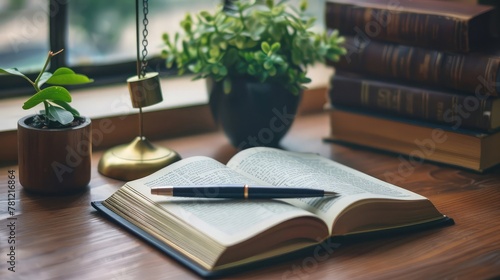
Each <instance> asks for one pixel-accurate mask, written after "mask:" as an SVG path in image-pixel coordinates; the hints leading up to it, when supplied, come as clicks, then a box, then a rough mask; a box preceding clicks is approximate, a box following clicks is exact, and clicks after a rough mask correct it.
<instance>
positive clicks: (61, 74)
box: [47, 67, 93, 85]
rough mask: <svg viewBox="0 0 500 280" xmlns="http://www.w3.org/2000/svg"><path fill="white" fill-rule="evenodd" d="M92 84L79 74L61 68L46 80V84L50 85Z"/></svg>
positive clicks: (90, 80) (87, 78)
mask: <svg viewBox="0 0 500 280" xmlns="http://www.w3.org/2000/svg"><path fill="white" fill-rule="evenodd" d="M91 82H93V80H92V79H89V77H87V76H85V75H81V74H76V73H75V72H74V71H73V70H71V69H69V68H66V67H61V68H59V69H57V70H56V71H55V72H54V74H52V77H50V79H48V80H47V84H51V85H79V84H87V83H91Z"/></svg>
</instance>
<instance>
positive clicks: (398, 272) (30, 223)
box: [0, 114, 500, 280]
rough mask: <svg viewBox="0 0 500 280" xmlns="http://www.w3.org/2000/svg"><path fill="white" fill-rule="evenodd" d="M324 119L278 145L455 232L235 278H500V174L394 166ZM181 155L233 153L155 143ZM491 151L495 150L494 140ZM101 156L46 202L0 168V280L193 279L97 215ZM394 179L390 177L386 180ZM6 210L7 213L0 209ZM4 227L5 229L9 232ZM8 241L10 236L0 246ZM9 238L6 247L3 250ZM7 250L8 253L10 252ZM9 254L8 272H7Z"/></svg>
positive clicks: (211, 140)
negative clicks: (435, 214)
mask: <svg viewBox="0 0 500 280" xmlns="http://www.w3.org/2000/svg"><path fill="white" fill-rule="evenodd" d="M328 122H329V120H328V116H327V114H317V115H308V116H301V117H300V118H298V119H297V121H296V122H295V123H294V125H293V127H292V130H291V132H290V133H289V134H288V135H287V137H286V138H285V139H284V141H283V142H282V144H283V148H285V149H288V150H294V151H304V152H315V153H319V154H322V155H324V156H326V157H329V158H332V159H334V160H336V161H338V162H340V163H343V164H345V165H347V166H350V167H353V168H355V169H358V170H360V171H362V172H365V173H367V174H370V175H372V176H374V177H377V178H380V179H383V180H386V181H392V183H395V184H397V185H399V186H401V187H403V188H406V189H409V190H411V191H414V192H417V193H419V194H421V195H424V196H426V197H428V198H429V199H430V200H431V201H432V202H433V203H434V204H435V205H436V206H437V208H438V209H439V210H440V211H441V212H443V213H444V214H446V215H448V216H450V217H452V218H453V219H454V220H455V223H456V224H455V225H453V226H450V227H445V228H439V229H432V230H427V231H421V232H416V233H411V234H405V235H398V236H390V237H383V238H378V239H375V240H364V241H360V242H358V243H349V244H336V245H335V247H333V246H332V247H331V248H328V249H327V250H324V251H323V252H322V253H321V254H317V255H310V256H301V257H299V258H295V259H293V260H290V261H286V262H280V263H276V264H273V265H271V266H267V267H263V268H261V269H256V270H252V271H249V272H244V273H241V274H238V275H235V276H233V277H231V278H238V279H491V278H494V277H495V276H500V168H495V169H493V170H490V171H489V172H487V173H485V174H478V173H473V172H469V171H466V170H461V169H458V168H453V167H448V166H441V165H436V164H433V163H416V164H414V165H412V166H411V168H408V166H406V167H407V168H404V167H403V162H404V160H403V159H401V158H399V157H398V156H397V155H392V154H384V153H380V152H375V151H372V150H364V149H359V148H353V147H348V146H341V145H337V144H332V143H325V142H323V141H322V137H324V136H326V135H328V133H329V131H328V127H329V125H328ZM156 144H158V145H164V146H167V147H169V148H172V149H174V150H176V151H177V152H179V153H180V155H181V156H182V157H189V156H194V155H205V156H210V157H213V158H216V159H218V160H219V161H221V162H224V163H225V162H227V160H228V159H229V158H230V157H231V156H232V155H233V154H234V153H235V152H236V150H235V149H234V148H232V147H231V146H230V145H229V142H228V141H227V139H226V138H225V137H224V135H223V134H222V133H220V132H214V133H208V134H203V135H196V136H187V137H182V138H175V139H169V140H164V141H160V142H156ZM499 144H500V143H499ZM102 152H103V151H95V152H94V155H93V159H92V160H93V162H92V172H93V174H92V179H91V182H90V185H89V188H88V189H87V190H86V191H85V192H83V193H80V194H76V195H71V196H61V197H51V196H39V195H32V194H29V193H26V192H25V191H24V190H23V189H22V186H21V185H20V184H19V181H18V180H17V179H16V182H15V200H12V199H11V198H12V196H11V197H10V198H9V196H8V191H9V188H8V184H9V182H8V181H9V179H8V171H9V170H14V171H15V172H17V166H4V167H1V168H0V178H1V179H0V234H1V238H0V248H1V250H0V253H1V254H0V279H141V280H145V279H197V278H198V277H197V275H195V274H194V273H192V272H191V271H189V270H188V269H186V268H184V267H183V266H181V265H179V264H178V263H177V262H175V261H174V260H172V259H171V258H169V257H168V256H165V255H163V254H162V253H160V252H158V251H157V250H155V249H154V248H153V247H151V246H149V245H148V244H146V243H145V242H143V241H142V240H139V239H137V238H136V237H135V236H133V235H132V234H130V233H128V232H126V231H125V230H123V229H122V228H120V227H119V226H117V225H115V224H113V223H111V222H109V221H108V220H106V219H104V218H103V217H101V216H100V215H99V214H97V213H96V212H95V211H94V210H93V208H92V207H91V206H90V202H91V201H94V200H103V199H105V198H107V197H108V196H109V195H111V194H112V193H113V192H114V191H116V190H117V189H118V188H119V187H120V186H121V185H122V184H123V182H121V181H117V180H113V179H109V178H106V177H103V176H101V175H100V174H98V173H97V168H96V167H97V163H98V161H99V158H100V157H101V155H102ZM396 175H397V176H396ZM11 201H14V203H15V205H11V207H13V208H15V211H14V213H13V214H14V215H12V216H11V215H10V213H9V212H8V206H9V205H8V204H9V202H10V204H12V202H11ZM12 223H14V225H15V228H14V229H13V230H11V229H10V228H9V225H12ZM9 238H10V239H9ZM9 240H15V244H9ZM11 246H15V248H13V250H11V248H10V247H11ZM12 251H13V252H14V253H15V268H14V269H15V272H12V271H10V270H8V269H9V267H12V264H13V263H10V264H9V262H8V261H9V259H10V258H11V257H10V256H9V255H8V254H12Z"/></svg>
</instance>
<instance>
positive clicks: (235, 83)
mask: <svg viewBox="0 0 500 280" xmlns="http://www.w3.org/2000/svg"><path fill="white" fill-rule="evenodd" d="M207 87H208V91H209V94H210V100H209V103H210V107H211V110H212V114H213V116H214V118H215V120H216V121H217V122H218V123H220V124H221V126H222V128H223V130H224V132H225V134H226V135H227V137H228V138H229V140H230V142H231V144H232V145H233V146H234V147H236V148H238V149H245V148H250V147H256V146H267V147H276V146H278V145H279V142H280V141H281V139H282V138H283V136H285V134H286V133H287V131H288V130H289V129H290V127H291V125H292V123H293V120H294V119H295V114H296V112H297V107H298V104H299V101H300V97H301V94H299V95H294V94H292V93H291V92H289V91H288V90H286V89H285V88H283V87H282V86H281V85H279V84H276V83H259V82H255V81H249V80H247V79H244V78H239V79H236V78H233V79H232V90H231V92H230V93H228V94H225V93H224V92H223V85H222V82H214V81H213V80H212V79H207Z"/></svg>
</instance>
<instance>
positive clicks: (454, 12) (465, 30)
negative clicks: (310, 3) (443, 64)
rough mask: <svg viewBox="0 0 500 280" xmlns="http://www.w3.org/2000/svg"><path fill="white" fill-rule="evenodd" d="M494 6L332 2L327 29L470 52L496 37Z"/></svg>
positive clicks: (407, 1)
mask: <svg viewBox="0 0 500 280" xmlns="http://www.w3.org/2000/svg"><path fill="white" fill-rule="evenodd" d="M493 10H494V9H493V7H491V6H487V5H470V4H464V3H458V2H443V1H411V0H400V1H391V0H353V1H348V0H329V1H327V2H326V11H325V19H326V26H327V28H331V29H338V30H339V31H340V32H341V33H342V34H346V35H348V34H360V33H362V34H363V35H364V36H366V37H368V38H370V39H371V40H380V41H390V42H394V43H401V44H408V45H414V46H420V47H430V48H439V49H441V50H447V51H460V52H469V51H471V50H473V49H476V48H477V47H479V46H481V44H483V43H484V42H486V41H487V40H488V39H489V38H491V36H492V34H493V30H491V27H492V25H491V22H492V21H493V17H492V14H493Z"/></svg>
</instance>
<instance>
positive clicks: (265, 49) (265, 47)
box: [260, 42, 271, 54]
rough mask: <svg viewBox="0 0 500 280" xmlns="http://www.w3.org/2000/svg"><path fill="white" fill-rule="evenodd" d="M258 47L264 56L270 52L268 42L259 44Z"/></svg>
mask: <svg viewBox="0 0 500 280" xmlns="http://www.w3.org/2000/svg"><path fill="white" fill-rule="evenodd" d="M260 47H261V48H262V51H263V52H265V53H266V54H267V53H269V51H270V50H271V47H270V46H269V43H268V42H262V44H260Z"/></svg>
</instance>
